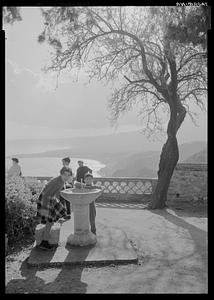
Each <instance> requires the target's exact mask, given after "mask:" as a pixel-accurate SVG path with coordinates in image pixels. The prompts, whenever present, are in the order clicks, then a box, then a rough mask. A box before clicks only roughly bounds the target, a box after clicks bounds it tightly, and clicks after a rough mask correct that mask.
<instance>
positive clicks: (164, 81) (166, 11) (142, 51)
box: [38, 7, 207, 209]
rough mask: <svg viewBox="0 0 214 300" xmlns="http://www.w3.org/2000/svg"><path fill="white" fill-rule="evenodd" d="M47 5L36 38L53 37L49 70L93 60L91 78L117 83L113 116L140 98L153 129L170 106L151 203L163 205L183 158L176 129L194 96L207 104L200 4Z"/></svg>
mask: <svg viewBox="0 0 214 300" xmlns="http://www.w3.org/2000/svg"><path fill="white" fill-rule="evenodd" d="M42 13H43V16H44V18H45V28H44V31H43V32H42V33H41V34H40V36H39V37H38V41H39V42H41V43H42V42H45V41H47V42H48V43H49V44H51V45H52V46H53V47H54V49H55V52H54V53H53V57H52V62H51V64H50V65H49V66H47V67H46V70H47V71H48V70H55V71H56V72H59V73H60V72H61V71H62V70H63V69H69V68H70V69H81V68H82V67H85V66H87V70H88V72H89V78H90V79H92V78H97V79H99V80H104V81H105V82H108V83H109V82H111V83H113V88H114V89H113V91H112V96H111V99H110V100H109V108H110V111H111V114H112V119H113V120H115V121H116V120H117V119H118V118H119V116H120V115H121V114H122V113H124V112H126V111H128V110H129V109H131V108H132V107H133V105H135V104H136V103H137V104H138V105H139V106H140V108H139V110H140V114H141V116H142V118H143V119H145V122H146V131H147V133H149V134H150V133H151V132H152V133H154V132H156V131H162V130H163V115H164V114H165V115H166V114H167V117H168V125H167V130H166V134H167V140H166V143H165V144H164V145H163V148H162V152H161V156H160V162H159V170H158V182H157V185H156V188H155V191H154V193H153V195H152V201H151V205H150V208H152V209H155V208H163V207H164V206H165V203H166V200H167V191H168V187H169V184H170V180H171V177H172V174H173V170H174V168H175V166H176V164H177V162H178V159H179V149H178V143H177V137H176V135H177V132H178V130H179V128H180V126H181V124H182V123H183V121H184V118H185V116H186V113H189V114H190V116H191V117H192V118H193V117H194V116H193V114H192V111H191V110H190V109H189V106H192V102H194V103H196V104H197V105H199V106H200V107H201V108H202V109H204V108H205V100H206V92H207V69H206V67H207V66H206V41H205V42H204V39H203V41H202V38H201V39H198V40H197V41H196V38H195V39H194V42H193V41H192V40H191V37H192V35H193V32H194V33H195V31H194V29H193V28H194V26H192V25H191V24H192V22H193V21H192V20H195V17H194V16H201V17H200V20H202V19H203V12H202V10H201V9H200V8H197V7H186V8H185V7H181V8H180V7H152V8H150V7H53V8H50V9H42ZM190 21H191V22H190ZM184 25H185V26H184ZM182 26H183V27H182ZM191 26H192V27H191ZM184 28H185V29H184ZM191 31H192V32H191ZM179 33H180V34H179ZM204 33H205V34H206V28H205V29H204V28H203V30H198V31H197V33H195V34H196V36H197V37H202V36H204V35H203V34H204ZM184 36H185V38H184ZM205 37H206V35H205Z"/></svg>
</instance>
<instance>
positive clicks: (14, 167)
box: [7, 158, 22, 177]
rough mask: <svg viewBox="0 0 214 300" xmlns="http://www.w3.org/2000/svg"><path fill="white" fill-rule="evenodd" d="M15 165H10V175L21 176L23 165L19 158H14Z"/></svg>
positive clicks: (8, 173)
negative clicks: (21, 165) (20, 163)
mask: <svg viewBox="0 0 214 300" xmlns="http://www.w3.org/2000/svg"><path fill="white" fill-rule="evenodd" d="M12 162H13V165H12V166H11V167H10V169H9V170H8V172H7V175H8V177H14V176H21V175H22V172H21V167H20V165H19V160H18V158H12Z"/></svg>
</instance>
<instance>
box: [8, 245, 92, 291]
mask: <svg viewBox="0 0 214 300" xmlns="http://www.w3.org/2000/svg"><path fill="white" fill-rule="evenodd" d="M66 249H68V250H69V252H68V255H67V256H66V258H65V260H64V262H63V265H57V264H55V265H54V264H53V265H51V267H50V266H49V267H47V265H48V263H47V264H46V266H45V264H44V265H41V266H40V267H38V266H29V264H28V263H27V260H28V258H29V257H28V258H26V259H25V260H24V261H23V262H22V264H21V267H20V270H21V275H22V277H25V279H12V280H11V281H10V282H9V283H8V284H7V286H6V293H7V294H15V293H19V294H23V293H29V294H35V293H38V294H46V293H56V294H58V293H59V294H62V293H70V294H72V293H79V294H84V293H86V291H87V284H86V283H84V282H82V281H81V275H82V271H83V269H84V268H85V264H84V261H85V259H86V257H87V256H88V253H89V251H90V247H86V248H85V249H79V250H78V249H75V251H78V252H79V257H81V260H82V261H83V263H82V264H75V263H74V264H72V265H70V263H69V262H70V261H71V260H72V258H73V256H74V253H73V252H74V248H72V247H69V246H67V245H66ZM34 250H35V249H34ZM46 255H47V259H48V261H49V262H50V261H51V258H52V257H53V255H54V251H50V252H49V251H48V253H47V254H46ZM53 268H54V270H55V273H56V272H57V269H59V270H60V272H59V274H58V275H57V276H55V275H53ZM56 268H57V269H56ZM39 271H41V272H42V273H43V271H44V273H46V275H45V278H46V280H47V279H48V280H50V281H51V282H49V283H45V280H43V279H41V278H40V276H38V275H39V274H37V272H39ZM47 272H48V274H47ZM44 273H43V275H42V276H44ZM52 276H55V277H54V280H51V277H52Z"/></svg>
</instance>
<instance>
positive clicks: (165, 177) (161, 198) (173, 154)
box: [149, 135, 179, 209]
mask: <svg viewBox="0 0 214 300" xmlns="http://www.w3.org/2000/svg"><path fill="white" fill-rule="evenodd" d="M178 159H179V151H178V143H177V138H176V135H173V136H168V139H167V141H166V143H165V144H164V146H163V148H162V153H161V157H160V163H159V170H158V183H157V186H156V188H155V191H154V193H153V195H152V202H151V204H150V205H149V208H151V209H157V208H164V207H165V206H166V200H167V192H168V188H169V184H170V180H171V177H172V174H173V171H174V168H175V166H176V164H177V162H178Z"/></svg>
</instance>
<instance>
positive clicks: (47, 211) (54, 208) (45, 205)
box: [37, 167, 72, 250]
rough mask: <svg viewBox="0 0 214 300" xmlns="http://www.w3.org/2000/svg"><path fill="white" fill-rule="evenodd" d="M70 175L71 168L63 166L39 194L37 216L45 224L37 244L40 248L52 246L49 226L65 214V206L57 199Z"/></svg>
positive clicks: (46, 248) (48, 248)
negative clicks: (39, 241) (42, 234)
mask: <svg viewBox="0 0 214 300" xmlns="http://www.w3.org/2000/svg"><path fill="white" fill-rule="evenodd" d="M71 176H72V170H71V169H70V168H69V167H63V168H62V169H61V170H60V175H59V176H57V177H55V178H53V179H51V180H50V181H49V182H48V183H47V184H46V186H45V187H44V189H43V190H42V192H41V194H40V196H39V199H38V201H37V216H39V217H41V223H42V224H45V225H46V226H45V229H44V237H43V240H42V242H41V244H40V245H39V247H40V248H41V249H44V250H51V249H52V247H53V246H52V245H50V244H49V242H48V240H49V237H50V231H51V227H52V225H53V223H54V222H56V221H57V220H58V219H60V218H62V217H64V216H65V215H66V208H65V206H64V205H63V204H62V203H61V202H60V200H59V196H60V191H61V190H62V188H63V186H64V184H65V182H67V181H68V180H69V178H70V177H71Z"/></svg>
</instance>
